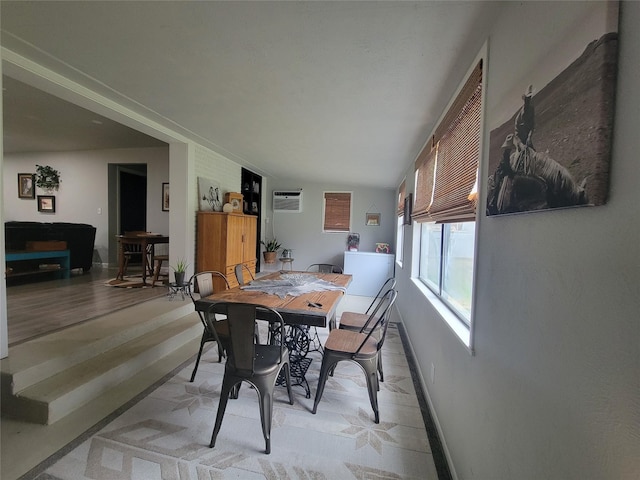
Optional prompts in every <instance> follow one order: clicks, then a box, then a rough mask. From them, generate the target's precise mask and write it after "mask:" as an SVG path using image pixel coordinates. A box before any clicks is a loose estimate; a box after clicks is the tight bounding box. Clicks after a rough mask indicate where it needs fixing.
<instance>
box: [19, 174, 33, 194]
mask: <svg viewBox="0 0 640 480" xmlns="http://www.w3.org/2000/svg"><path fill="white" fill-rule="evenodd" d="M18 198H28V199H30V200H32V199H34V198H36V181H35V175H34V174H33V173H19V174H18Z"/></svg>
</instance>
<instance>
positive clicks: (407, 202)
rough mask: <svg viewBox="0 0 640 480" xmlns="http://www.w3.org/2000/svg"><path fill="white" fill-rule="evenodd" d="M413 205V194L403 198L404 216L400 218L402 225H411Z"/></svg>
mask: <svg viewBox="0 0 640 480" xmlns="http://www.w3.org/2000/svg"><path fill="white" fill-rule="evenodd" d="M412 204H413V193H410V194H408V195H406V196H405V197H404V215H403V217H402V224H403V225H411V205H412Z"/></svg>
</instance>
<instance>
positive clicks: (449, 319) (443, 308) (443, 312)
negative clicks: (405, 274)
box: [411, 278, 473, 355]
mask: <svg viewBox="0 0 640 480" xmlns="http://www.w3.org/2000/svg"><path fill="white" fill-rule="evenodd" d="M411 280H412V281H413V283H414V285H415V286H416V287H417V288H418V290H420V292H421V293H422V294H423V295H424V296H425V297H426V299H427V300H428V301H429V303H431V305H432V306H433V308H435V309H436V311H437V312H438V313H439V314H440V317H441V318H442V320H443V321H444V322H445V323H446V324H447V325H449V328H450V329H451V331H452V332H453V333H454V334H455V335H456V337H458V339H459V340H460V342H461V343H462V344H463V345H464V346H465V347H466V349H467V350H468V351H469V353H470V354H471V355H473V347H472V345H471V329H470V328H469V326H468V325H467V324H466V323H464V322H463V321H462V320H460V319H459V318H458V316H457V315H456V314H455V313H453V312H452V311H451V309H450V308H449V307H448V306H447V305H446V304H445V303H444V302H443V301H442V300H440V298H438V296H437V295H435V294H434V293H433V292H432V291H431V290H429V289H428V288H427V286H426V285H424V284H423V283H422V282H421V281H420V280H418V279H417V278H412V279H411Z"/></svg>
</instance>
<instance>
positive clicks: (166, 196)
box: [162, 183, 169, 212]
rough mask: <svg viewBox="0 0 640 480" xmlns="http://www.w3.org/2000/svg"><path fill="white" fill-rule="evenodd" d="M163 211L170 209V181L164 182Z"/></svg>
mask: <svg viewBox="0 0 640 480" xmlns="http://www.w3.org/2000/svg"><path fill="white" fill-rule="evenodd" d="M162 211H163V212H168V211H169V184H168V183H163V184H162Z"/></svg>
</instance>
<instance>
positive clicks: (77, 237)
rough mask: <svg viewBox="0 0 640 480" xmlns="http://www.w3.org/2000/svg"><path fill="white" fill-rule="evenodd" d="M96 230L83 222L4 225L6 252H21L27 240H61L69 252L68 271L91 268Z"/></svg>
mask: <svg viewBox="0 0 640 480" xmlns="http://www.w3.org/2000/svg"><path fill="white" fill-rule="evenodd" d="M95 239H96V227H94V226H92V225H88V224H85V223H65V222H54V223H44V222H5V224H4V241H5V249H6V251H8V252H10V251H16V250H25V249H26V243H27V242H28V241H42V240H63V241H65V242H67V248H68V249H69V254H70V257H71V258H70V262H71V268H72V269H74V268H82V270H83V271H84V272H88V271H89V270H90V269H91V264H92V262H93V246H94V243H95Z"/></svg>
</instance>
